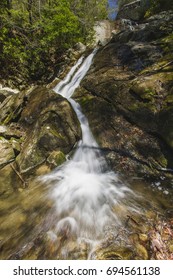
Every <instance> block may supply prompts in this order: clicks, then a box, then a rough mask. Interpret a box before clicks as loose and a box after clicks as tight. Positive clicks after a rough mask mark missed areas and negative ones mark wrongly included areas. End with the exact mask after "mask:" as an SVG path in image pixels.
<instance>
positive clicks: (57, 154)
mask: <svg viewBox="0 0 173 280" xmlns="http://www.w3.org/2000/svg"><path fill="white" fill-rule="evenodd" d="M65 161H66V158H65V155H64V154H63V153H62V152H61V151H54V152H52V153H51V154H50V156H49V157H48V158H47V162H48V163H50V164H51V165H53V166H54V167H56V166H59V165H61V164H63V163H64V162H65Z"/></svg>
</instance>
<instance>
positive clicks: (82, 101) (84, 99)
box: [79, 95, 94, 106]
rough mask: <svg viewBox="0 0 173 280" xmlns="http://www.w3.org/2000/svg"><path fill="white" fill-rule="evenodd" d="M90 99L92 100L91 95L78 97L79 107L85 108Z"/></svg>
mask: <svg viewBox="0 0 173 280" xmlns="http://www.w3.org/2000/svg"><path fill="white" fill-rule="evenodd" d="M92 99H94V97H93V96H91V95H87V96H86V95H85V96H82V97H80V100H79V102H80V105H81V106H85V105H86V104H87V103H88V102H90V101H91V100H92Z"/></svg>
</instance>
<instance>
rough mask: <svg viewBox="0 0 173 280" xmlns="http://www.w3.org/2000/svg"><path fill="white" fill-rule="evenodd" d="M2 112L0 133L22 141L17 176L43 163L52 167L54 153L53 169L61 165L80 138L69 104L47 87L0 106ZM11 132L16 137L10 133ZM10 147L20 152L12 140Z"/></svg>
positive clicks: (28, 92)
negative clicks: (54, 154)
mask: <svg viewBox="0 0 173 280" xmlns="http://www.w3.org/2000/svg"><path fill="white" fill-rule="evenodd" d="M1 112H2V114H1V123H2V125H1V127H0V133H2V132H3V135H4V137H6V138H9V137H10V138H11V137H13V138H14V137H17V135H18V138H19V140H20V141H21V150H20V153H18V155H17V158H16V163H17V166H18V169H19V171H20V173H27V172H30V171H31V170H33V169H34V168H36V167H39V166H40V165H41V164H43V163H45V162H46V163H47V164H51V165H52V162H51V163H50V155H51V154H52V153H53V152H57V153H59V160H58V159H57V158H58V154H57V155H56V156H55V161H54V165H55V163H56V164H57V165H58V164H60V163H62V159H63V160H64V159H65V154H68V153H69V152H70V151H71V150H72V149H73V147H74V145H75V144H76V142H77V141H78V140H79V139H80V137H81V131H80V125H79V122H78V119H77V117H76V114H75V113H74V111H73V109H72V107H71V105H70V104H69V102H68V101H67V100H66V99H65V98H63V97H61V96H60V95H58V94H56V93H55V92H54V91H53V90H50V89H47V88H46V87H34V88H31V89H30V90H29V91H23V92H20V93H18V94H16V95H15V96H12V97H11V98H10V99H9V100H7V101H6V100H5V101H4V102H3V103H2V104H1ZM14 130H15V131H16V133H17V131H18V134H15V133H12V132H13V131H14ZM13 134H14V135H13ZM12 145H13V148H14V150H19V147H17V143H15V142H14V139H13V142H12ZM47 158H49V160H48V161H47ZM60 158H61V159H60Z"/></svg>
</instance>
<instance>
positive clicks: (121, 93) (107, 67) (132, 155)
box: [75, 11, 173, 177]
mask: <svg viewBox="0 0 173 280" xmlns="http://www.w3.org/2000/svg"><path fill="white" fill-rule="evenodd" d="M172 18H173V13H172V12H171V11H170V12H167V14H165V13H161V14H160V15H159V16H157V17H153V18H149V19H147V20H146V21H145V22H143V23H142V24H139V25H138V26H137V27H135V29H134V30H125V31H122V32H119V33H116V34H115V35H114V36H113V38H112V40H111V41H110V43H108V44H107V45H106V46H105V47H102V48H100V49H99V51H98V52H97V54H96V56H95V58H94V62H93V65H92V67H91V68H90V70H89V72H88V74H87V76H86V77H85V78H84V80H83V81H82V83H81V87H80V88H79V89H78V90H77V92H76V94H75V98H76V99H77V101H78V102H79V103H80V104H81V106H82V109H83V111H84V113H85V114H86V116H87V117H88V119H89V123H90V127H91V129H92V132H93V134H94V136H95V137H96V140H97V142H98V143H99V145H100V146H101V148H102V149H103V151H104V153H105V156H106V157H107V159H108V162H109V163H110V165H111V167H112V168H114V169H115V170H116V171H120V173H121V174H122V173H124V174H128V175H129V174H130V175H132V176H136V175H137V174H138V175H137V176H141V175H142V176H145V177H147V176H156V177H157V176H158V174H160V175H161V174H162V172H164V171H169V170H170V172H171V170H173V161H172V156H173V152H172V148H173V129H172V121H173V119H172V116H173V109H172V108H173V107H172V101H173V98H172V94H173V82H172V81H173V76H172V65H173V63H172V62H171V61H173V55H172V53H173V52H172V51H173V49H172V46H173V34H172V31H170V26H172ZM171 28H172V27H171ZM164 174H165V173H164ZM166 176H171V175H169V174H168V173H166Z"/></svg>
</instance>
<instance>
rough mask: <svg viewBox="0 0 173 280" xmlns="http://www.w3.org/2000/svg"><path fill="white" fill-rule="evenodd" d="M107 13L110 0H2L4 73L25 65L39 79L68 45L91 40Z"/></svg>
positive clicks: (0, 39)
mask: <svg viewBox="0 0 173 280" xmlns="http://www.w3.org/2000/svg"><path fill="white" fill-rule="evenodd" d="M106 16H107V0H101V1H96V0H87V1H86V0H73V1H72V0H61V1H59V0H20V1H19V0H1V2H0V67H1V72H2V77H4V75H6V76H7V75H12V74H13V72H14V69H15V71H18V72H22V71H23V69H25V71H27V73H25V75H26V76H28V79H31V80H32V79H39V77H42V76H43V75H44V74H45V73H46V72H47V67H48V65H49V64H50V63H53V62H55V61H57V63H58V61H61V57H62V55H63V53H64V52H65V51H66V50H67V49H68V48H70V47H72V46H74V44H75V43H77V42H79V41H81V42H83V43H86V42H88V41H89V40H90V39H91V37H92V30H93V25H94V23H95V21H97V20H100V19H104V18H106ZM26 69H27V70H26ZM2 77H1V78H2Z"/></svg>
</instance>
